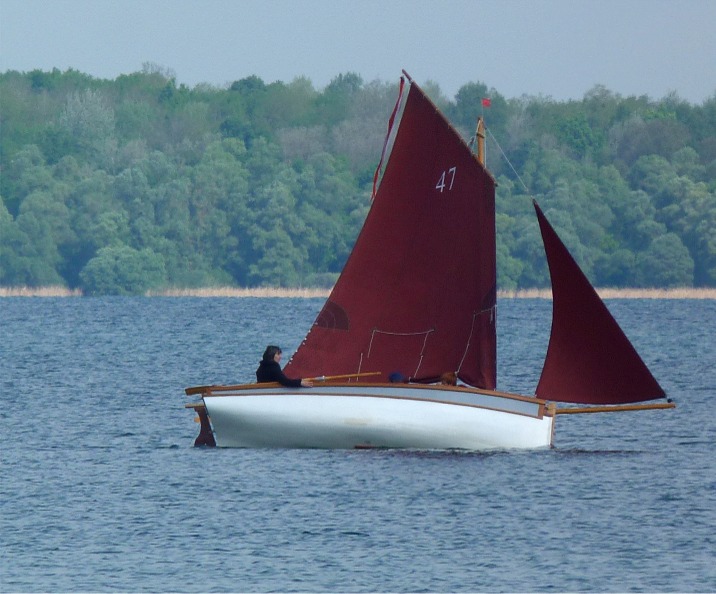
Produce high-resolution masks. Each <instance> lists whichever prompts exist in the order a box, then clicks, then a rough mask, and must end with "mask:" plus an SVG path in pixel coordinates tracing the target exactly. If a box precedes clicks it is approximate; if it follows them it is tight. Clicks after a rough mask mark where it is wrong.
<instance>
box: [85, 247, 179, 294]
mask: <svg viewBox="0 0 716 594" xmlns="http://www.w3.org/2000/svg"><path fill="white" fill-rule="evenodd" d="M80 279H81V280H82V290H83V291H84V293H85V294H87V295H141V294H143V293H145V292H146V291H149V290H151V289H157V288H160V287H162V286H164V285H165V284H166V270H165V268H164V259H163V258H162V257H161V256H160V255H158V254H155V253H154V252H153V251H152V250H150V249H148V248H147V249H144V250H135V249H134V248H131V247H129V246H126V245H119V246H113V247H105V248H102V249H100V250H99V251H98V252H97V255H96V256H95V257H94V258H92V259H91V260H90V261H89V262H88V263H87V265H86V266H85V267H84V269H83V270H82V272H81V273H80Z"/></svg>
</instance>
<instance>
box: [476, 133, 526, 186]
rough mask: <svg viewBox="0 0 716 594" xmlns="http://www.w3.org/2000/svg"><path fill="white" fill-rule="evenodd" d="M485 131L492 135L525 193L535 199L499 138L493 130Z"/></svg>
mask: <svg viewBox="0 0 716 594" xmlns="http://www.w3.org/2000/svg"><path fill="white" fill-rule="evenodd" d="M485 130H487V132H488V134H489V135H490V138H492V141H493V142H494V143H495V146H497V148H498V149H500V152H501V153H502V157H503V158H504V159H505V161H507V164H508V165H509V166H510V169H512V172H513V173H514V174H515V176H516V177H517V179H518V180H520V183H521V184H522V187H523V188H524V189H525V192H527V195H528V196H529V197H530V198H532V199H534V196H532V192H530V189H529V188H528V187H527V184H525V182H523V181H522V178H521V177H520V174H519V173H517V170H516V169H515V167H514V165H512V161H510V158H509V157H508V156H507V155H506V154H505V151H503V150H502V147H501V146H500V143H499V142H497V138H495V135H494V134H493V133H492V130H490V129H489V128H488V127H487V126H485Z"/></svg>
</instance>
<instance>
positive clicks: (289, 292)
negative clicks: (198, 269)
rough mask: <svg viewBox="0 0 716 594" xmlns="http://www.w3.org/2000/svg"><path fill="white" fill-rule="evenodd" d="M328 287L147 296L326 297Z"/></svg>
mask: <svg viewBox="0 0 716 594" xmlns="http://www.w3.org/2000/svg"><path fill="white" fill-rule="evenodd" d="M329 293H330V289H310V288H306V287H299V288H295V289H286V288H279V287H254V288H240V287H209V288H204V289H166V290H164V291H152V292H150V293H148V294H147V295H148V296H149V297H302V298H308V297H328V294H329Z"/></svg>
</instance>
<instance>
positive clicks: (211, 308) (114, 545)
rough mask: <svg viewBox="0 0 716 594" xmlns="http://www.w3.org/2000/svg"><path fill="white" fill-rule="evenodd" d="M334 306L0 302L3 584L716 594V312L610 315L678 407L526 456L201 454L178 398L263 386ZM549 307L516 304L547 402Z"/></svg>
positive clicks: (521, 354) (709, 304) (565, 435)
mask: <svg viewBox="0 0 716 594" xmlns="http://www.w3.org/2000/svg"><path fill="white" fill-rule="evenodd" d="M321 304H322V300H321V299H278V298H273V299H272V298H267V299H231V298H228V299H201V298H69V299H61V298H60V299H54V298H42V299H37V298H5V299H0V328H1V329H2V343H1V344H0V386H1V387H2V390H1V392H0V399H1V401H2V402H1V404H2V406H1V407H0V424H1V426H2V447H1V448H0V452H1V464H0V590H1V591H3V592H7V591H33V592H36V591H73V592H74V591H92V592H104V591H136V592H158V591H162V592H163V591H173V592H196V591H202V592H220V591H242V592H266V591H284V592H296V591H302V592H306V591H310V592H329V591H330V592H373V591H392V592H407V591H410V592H423V591H441V592H445V591H450V592H475V591H490V592H505V591H546V592H551V591H589V592H602V591H623V592H627V591H628V592H645V591H650V592H651V591H663V592H666V591H679V592H688V591H700V592H704V591H716V553H715V551H716V456H715V455H714V447H715V445H716V415H714V402H716V338H715V336H716V301H713V300H683V301H681V300H609V301H608V302H607V305H608V306H609V308H610V309H611V310H612V312H613V313H614V315H615V317H616V318H617V319H618V320H619V322H620V324H621V325H622V327H623V328H624V329H625V331H626V333H627V335H628V336H629V337H630V338H631V339H632V341H633V342H634V344H635V346H636V347H637V350H638V351H639V352H640V354H641V355H642V357H643V358H644V360H645V361H646V362H647V364H648V365H649V366H650V368H651V369H652V371H653V372H654V375H655V376H656V378H657V379H658V380H659V382H660V383H661V384H662V386H663V387H664V388H665V389H666V391H667V392H668V394H669V395H670V396H671V397H672V398H673V399H674V400H675V401H676V403H677V408H676V410H672V411H668V410H667V411H647V412H639V413H615V414H602V415H575V416H561V417H559V418H558V419H557V429H556V438H555V447H554V449H551V450H544V451H534V452H526V453H525V452H523V453H514V452H498V453H489V454H484V453H483V454H479V453H450V452H419V451H294V450H222V449H209V448H194V447H192V444H193V440H194V437H195V436H196V434H197V429H198V425H197V424H195V423H194V422H193V417H194V413H193V411H190V410H186V409H184V408H183V405H184V403H185V402H186V401H187V399H186V397H185V396H184V392H183V389H184V387H186V386H191V385H197V384H207V383H235V382H246V381H252V380H253V379H254V370H255V368H256V365H257V363H258V360H259V358H260V356H261V353H262V352H263V349H264V348H265V346H266V344H269V343H277V344H280V345H281V346H282V347H283V349H284V352H285V353H286V354H287V355H288V354H289V353H291V352H292V351H293V350H295V349H296V348H297V346H298V344H299V343H300V341H301V340H302V338H303V336H304V334H305V332H306V330H307V329H308V328H309V326H310V324H311V323H312V322H313V319H314V317H315V315H316V313H317V312H318V310H319V308H320V306H321ZM550 309H551V302H549V301H543V300H537V299H535V300H529V299H524V300H501V301H500V302H499V305H498V316H499V318H498V322H499V329H500V330H499V332H500V336H499V339H500V343H499V365H498V373H499V379H498V383H499V386H500V388H502V389H507V390H519V391H526V392H527V393H532V392H533V391H534V387H535V385H536V383H537V379H538V377H539V371H540V369H541V364H542V360H543V357H544V352H545V348H546V344H547V338H548V332H549V313H550Z"/></svg>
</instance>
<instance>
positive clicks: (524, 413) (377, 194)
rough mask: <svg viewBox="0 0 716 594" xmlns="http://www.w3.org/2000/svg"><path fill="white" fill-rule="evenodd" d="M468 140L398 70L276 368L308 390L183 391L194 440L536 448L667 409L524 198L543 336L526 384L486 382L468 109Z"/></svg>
mask: <svg viewBox="0 0 716 594" xmlns="http://www.w3.org/2000/svg"><path fill="white" fill-rule="evenodd" d="M476 137H477V143H476V144H477V151H476V153H477V154H474V153H473V151H472V149H471V148H470V146H469V145H468V144H467V143H466V142H465V141H464V140H463V138H462V137H461V136H460V134H459V133H458V132H457V131H456V130H455V129H454V128H453V127H452V126H451V125H450V123H449V122H448V121H447V119H446V118H445V117H444V115H443V114H442V113H441V112H440V111H439V109H438V108H437V107H436V106H435V104H434V103H433V102H432V101H431V100H430V99H429V98H428V97H427V95H426V94H425V93H424V92H423V90H422V89H421V88H420V87H419V86H418V85H417V84H416V83H415V82H414V81H413V80H412V79H411V78H410V76H409V75H408V74H407V73H405V71H403V76H402V77H401V79H400V86H399V91H398V99H397V102H396V105H395V108H394V110H393V112H392V114H391V116H390V118H389V122H388V132H387V136H386V140H385V143H384V147H383V151H382V154H381V157H380V162H379V165H378V168H377V170H376V175H375V179H374V190H373V199H372V204H371V208H370V210H369V212H368V215H367V217H366V220H365V223H364V225H363V228H362V230H361V232H360V234H359V236H358V238H357V240H356V243H355V246H354V249H353V251H352V252H351V254H350V256H349V258H348V260H347V262H346V265H345V267H344V269H343V271H342V273H341V275H340V277H339V278H338V280H337V282H336V284H335V286H334V287H333V289H332V291H331V293H330V295H329V297H328V299H327V301H326V302H325V304H324V305H323V308H322V309H321V310H320V312H319V313H318V316H317V317H316V320H315V322H314V323H313V325H312V327H311V328H310V330H309V332H308V334H307V335H306V337H305V339H304V340H303V342H302V343H301V344H300V346H299V347H298V349H297V350H296V352H295V354H294V355H293V357H292V358H291V359H290V361H289V362H288V364H287V366H286V368H285V373H286V375H287V376H289V377H303V378H312V379H313V382H314V383H313V387H310V388H288V387H283V386H280V385H279V384H277V383H262V384H246V385H234V386H219V385H213V386H197V387H191V388H187V389H186V390H185V391H186V393H187V394H188V395H190V396H193V397H198V398H199V399H198V400H196V401H194V402H191V403H189V404H187V405H186V406H187V407H188V408H193V409H194V410H195V411H196V412H197V413H198V420H199V421H200V422H201V428H200V432H199V436H198V437H197V438H196V441H195V445H209V446H212V445H216V446H220V447H278V448H331V449H332V448H417V449H465V450H492V449H533V448H547V447H550V446H551V445H552V444H553V438H554V429H555V419H556V417H557V416H558V415H559V414H563V413H567V412H570V413H577V412H594V411H597V410H636V409H643V408H672V407H673V406H674V404H673V403H672V402H671V401H669V400H668V399H666V394H665V393H664V390H663V389H662V388H661V386H660V385H659V383H658V382H657V381H656V379H655V378H654V376H653V375H652V373H651V372H650V371H649V369H648V368H647V366H646V365H645V363H644V362H643V360H642V359H641V357H640V356H639V355H638V353H637V352H636V350H635V349H634V347H633V346H632V344H631V343H630V342H629V340H628V338H627V337H626V335H625V334H624V332H623V331H622V330H621V328H620V327H619V325H618V323H617V322H616V320H615V319H614V318H613V317H612V315H611V314H610V312H609V310H608V309H607V307H606V306H605V305H604V303H603V302H602V300H601V298H600V297H599V296H598V294H597V292H596V291H595V290H594V288H593V287H592V285H591V284H590V282H589V280H588V279H587V278H586V276H585V275H584V274H583V272H582V271H581V270H580V268H579V266H578V265H577V263H576V261H575V260H574V259H573V258H572V256H571V255H570V254H569V252H568V250H567V248H566V247H565V245H564V244H563V243H562V241H561V240H560V238H559V237H558V236H557V234H556V232H555V231H554V229H553V228H552V226H551V225H550V223H549V221H548V220H547V218H546V217H545V215H544V213H543V212H542V210H541V209H540V207H539V205H538V204H537V203H536V202H534V208H535V213H536V216H537V220H538V222H539V227H540V230H541V234H542V238H543V243H544V247H545V252H546V256H547V261H548V265H549V271H550V278H551V281H552V292H553V301H552V303H553V319H552V328H551V335H550V340H549V344H548V347H547V353H546V357H545V363H544V367H543V370H542V373H541V377H540V378H539V381H538V383H537V386H536V390H535V394H534V395H522V394H513V393H509V392H504V391H500V390H498V389H497V365H496V361H497V332H496V322H497V297H496V293H497V292H496V280H497V272H496V244H495V185H496V183H495V179H494V178H493V176H492V175H491V173H490V172H489V171H488V170H487V168H486V166H485V160H484V140H485V134H484V124H483V122H482V120H481V119H480V120H479V121H478V130H477V133H476ZM446 373H448V374H452V375H453V376H454V377H456V378H457V382H456V383H455V385H450V384H447V385H446V384H443V383H440V378H441V376H443V375H444V374H446ZM663 399H666V401H662V402H649V401H655V400H663ZM557 403H572V405H571V406H565V407H559V408H558V407H557ZM575 404H576V405H589V406H586V407H579V406H577V407H575V406H574V405H575Z"/></svg>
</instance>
